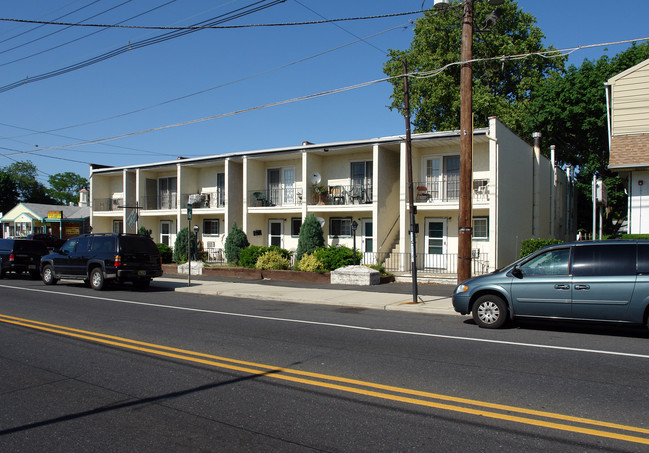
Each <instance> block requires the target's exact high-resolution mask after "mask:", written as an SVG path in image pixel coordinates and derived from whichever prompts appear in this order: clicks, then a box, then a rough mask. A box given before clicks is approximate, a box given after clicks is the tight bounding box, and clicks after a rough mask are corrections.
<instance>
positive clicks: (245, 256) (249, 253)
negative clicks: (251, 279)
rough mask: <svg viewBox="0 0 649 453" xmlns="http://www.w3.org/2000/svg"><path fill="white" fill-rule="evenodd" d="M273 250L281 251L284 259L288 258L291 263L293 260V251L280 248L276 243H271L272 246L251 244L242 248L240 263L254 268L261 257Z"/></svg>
mask: <svg viewBox="0 0 649 453" xmlns="http://www.w3.org/2000/svg"><path fill="white" fill-rule="evenodd" d="M271 250H274V251H276V252H277V253H279V254H280V255H281V256H282V257H283V258H284V259H286V260H288V262H289V263H290V262H291V252H289V251H288V250H285V249H282V248H279V247H277V246H276V245H271V246H270V247H261V246H259V245H251V246H248V247H246V248H245V249H243V250H241V252H240V253H239V265H240V266H243V267H247V268H250V269H254V267H255V265H256V264H257V260H258V259H259V257H260V256H262V255H263V254H264V253H266V252H269V251H271Z"/></svg>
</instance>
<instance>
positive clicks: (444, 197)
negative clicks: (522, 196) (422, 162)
mask: <svg viewBox="0 0 649 453" xmlns="http://www.w3.org/2000/svg"><path fill="white" fill-rule="evenodd" d="M414 185H415V201H416V202H417V203H435V202H446V201H458V200H459V199H460V180H459V179H457V178H452V179H451V178H449V179H443V180H440V181H426V182H416V183H414ZM473 200H474V201H489V180H488V179H474V180H473Z"/></svg>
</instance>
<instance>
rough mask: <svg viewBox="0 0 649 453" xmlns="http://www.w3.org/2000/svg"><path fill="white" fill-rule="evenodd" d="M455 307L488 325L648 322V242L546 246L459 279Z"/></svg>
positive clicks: (480, 324) (494, 326)
mask: <svg viewBox="0 0 649 453" xmlns="http://www.w3.org/2000/svg"><path fill="white" fill-rule="evenodd" d="M453 307H454V308H455V311H457V312H459V313H461V314H463V315H465V314H468V313H471V314H472V315H473V319H474V320H475V322H476V324H478V325H479V326H480V327H486V328H499V327H502V326H503V325H504V324H505V322H506V321H507V320H508V319H515V318H522V317H529V318H556V319H575V320H590V321H612V322H621V323H633V324H647V316H648V315H649V241H629V240H626V241H599V242H590V241H589V242H573V243H567V244H558V245H552V246H549V247H546V248H544V249H542V250H540V251H538V252H536V253H533V254H531V255H529V256H527V257H525V258H523V259H521V260H519V261H517V262H515V263H513V264H510V265H509V266H507V267H505V268H504V269H502V270H498V271H496V272H494V273H492V274H488V275H482V276H480V277H476V278H473V279H469V280H467V281H465V282H462V283H460V284H459V285H458V286H457V287H456V288H455V291H454V292H453Z"/></svg>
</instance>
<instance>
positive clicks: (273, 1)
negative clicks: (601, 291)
mask: <svg viewBox="0 0 649 453" xmlns="http://www.w3.org/2000/svg"><path fill="white" fill-rule="evenodd" d="M129 1H130V0H129ZM266 1H267V0H259V1H257V2H254V3H251V4H248V5H246V6H243V7H240V8H237V9H235V10H232V11H229V12H227V13H224V14H221V15H219V16H216V17H213V18H210V19H207V20H204V21H201V22H199V23H198V24H195V25H203V24H207V25H214V24H218V23H224V22H228V21H231V20H234V19H238V18H241V17H245V16H247V15H250V14H253V13H256V12H259V11H262V10H265V9H267V8H271V7H273V6H276V5H279V4H280V3H284V2H285V1H286V0H270V1H269V3H266ZM199 30H201V28H195V29H186V30H176V31H171V32H167V33H163V34H161V35H158V36H155V37H153V38H147V39H143V40H140V41H136V42H134V43H128V44H125V45H123V46H120V47H118V48H116V49H113V50H111V51H109V52H105V53H103V54H101V55H97V56H95V57H93V58H90V59H87V60H83V61H80V62H78V63H74V64H71V65H68V66H65V67H63V68H59V69H55V70H53V71H49V72H46V73H42V74H39V75H36V76H33V77H27V78H25V79H21V80H17V81H15V82H13V83H10V84H7V85H3V86H0V93H4V92H6V91H9V90H13V89H15V88H18V87H20V86H23V85H26V84H28V83H34V82H40V81H42V80H46V79H49V78H52V77H57V76H60V75H63V74H67V73H69V72H72V71H76V70H79V69H82V68H85V67H88V66H91V65H94V64H97V63H100V62H102V61H105V60H108V59H110V58H114V57H116V56H118V55H121V54H123V53H126V52H130V51H133V50H136V49H141V48H144V47H148V46H151V45H154V44H159V43H161V42H165V41H169V40H171V39H175V38H179V37H181V36H185V35H188V34H190V33H195V32H197V31H199Z"/></svg>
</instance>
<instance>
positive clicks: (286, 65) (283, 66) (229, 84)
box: [14, 24, 408, 138]
mask: <svg viewBox="0 0 649 453" xmlns="http://www.w3.org/2000/svg"><path fill="white" fill-rule="evenodd" d="M407 25H408V24H401V25H397V26H395V27H391V28H388V29H386V30H382V31H380V32H377V33H373V34H371V35H368V36H365V37H362V38H359V39H357V40H356V41H351V42H348V43H345V44H342V45H339V46H336V47H334V48H331V49H328V50H325V51H322V52H318V53H315V54H313V55H310V56H308V57H304V58H301V59H298V60H295V61H292V62H289V63H286V64H283V65H280V66H275V67H274V68H271V69H267V70H265V71H261V72H258V73H255V74H252V75H249V76H245V77H242V78H239V79H236V80H232V81H229V82H225V83H222V84H219V85H216V86H213V87H210V88H205V89H203V90H200V91H195V92H193V93H190V94H186V95H183V96H179V97H176V98H173V99H168V100H166V101H163V102H159V103H157V104H153V105H149V106H146V107H141V108H139V109H136V110H131V111H129V112H125V113H120V114H118V115H113V116H110V117H107V118H102V119H99V120H93V121H86V122H83V123H78V124H74V125H71V126H65V127H60V128H56V129H49V130H47V131H42V132H41V133H44V134H47V133H50V132H58V131H62V130H66V129H72V128H76V127H82V126H88V125H90V124H97V123H100V122H104V121H110V120H114V119H117V118H122V117H125V116H129V115H133V114H136V113H141V112H143V111H146V110H150V109H153V108H156V107H160V106H162V105H166V104H170V103H173V102H177V101H181V100H183V99H188V98H190V97H193V96H197V95H200V94H204V93H207V92H210V91H214V90H217V89H220V88H225V87H227V86H231V85H234V84H237V83H241V82H244V81H247V80H251V79H254V78H257V77H260V76H262V75H266V74H270V73H272V72H275V71H279V70H281V69H285V68H288V67H291V66H294V65H297V64H299V63H303V62H305V61H308V60H312V59H314V58H317V57H320V56H322V55H326V54H328V53H331V52H335V51H337V50H340V49H343V48H345V47H348V46H351V45H354V44H357V43H359V42H361V41H365V40H367V39H370V38H373V37H375V36H379V35H381V34H384V33H388V32H391V31H394V30H398V29H402V28H404V27H405V26H407ZM29 135H31V134H29ZM24 136H25V135H20V136H15V137H14V138H19V137H24Z"/></svg>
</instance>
